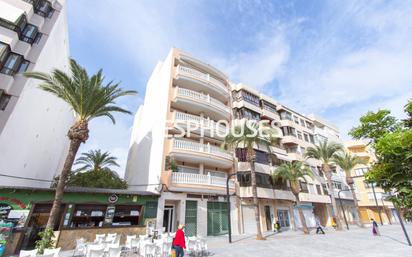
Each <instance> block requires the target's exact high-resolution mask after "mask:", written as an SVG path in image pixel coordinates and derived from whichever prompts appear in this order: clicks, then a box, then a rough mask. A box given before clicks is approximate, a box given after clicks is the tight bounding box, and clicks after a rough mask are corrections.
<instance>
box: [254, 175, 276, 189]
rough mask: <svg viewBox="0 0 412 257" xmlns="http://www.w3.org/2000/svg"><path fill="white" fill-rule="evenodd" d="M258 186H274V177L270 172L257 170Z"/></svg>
mask: <svg viewBox="0 0 412 257" xmlns="http://www.w3.org/2000/svg"><path fill="white" fill-rule="evenodd" d="M256 186H258V187H263V188H273V186H272V177H271V176H270V175H269V174H263V173H259V172H256Z"/></svg>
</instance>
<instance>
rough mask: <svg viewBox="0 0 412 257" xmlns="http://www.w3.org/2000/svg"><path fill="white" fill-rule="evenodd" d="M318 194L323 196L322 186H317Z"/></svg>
mask: <svg viewBox="0 0 412 257" xmlns="http://www.w3.org/2000/svg"><path fill="white" fill-rule="evenodd" d="M316 192H317V193H318V195H321V194H322V190H321V189H320V185H316Z"/></svg>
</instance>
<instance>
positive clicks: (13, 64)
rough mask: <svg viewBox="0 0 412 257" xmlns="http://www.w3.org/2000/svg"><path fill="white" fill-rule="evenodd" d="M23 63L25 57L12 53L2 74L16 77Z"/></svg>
mask: <svg viewBox="0 0 412 257" xmlns="http://www.w3.org/2000/svg"><path fill="white" fill-rule="evenodd" d="M22 61H23V56H21V55H19V54H15V53H10V54H9V56H8V57H7V60H6V62H5V63H4V65H3V68H2V69H1V72H2V73H4V74H7V75H14V74H15V73H16V72H17V70H18V69H19V67H20V64H21V63H22Z"/></svg>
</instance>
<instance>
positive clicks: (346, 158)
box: [332, 152, 365, 227]
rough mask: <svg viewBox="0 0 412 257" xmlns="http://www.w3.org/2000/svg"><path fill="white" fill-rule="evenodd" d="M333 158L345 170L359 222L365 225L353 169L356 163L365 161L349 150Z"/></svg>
mask: <svg viewBox="0 0 412 257" xmlns="http://www.w3.org/2000/svg"><path fill="white" fill-rule="evenodd" d="M332 160H333V162H334V163H335V164H336V165H338V166H339V167H341V169H342V170H344V171H345V175H346V183H348V185H349V188H350V191H351V192H352V197H353V201H354V203H355V207H356V211H357V212H358V217H359V224H360V225H361V226H362V227H363V223H362V221H361V219H360V217H361V213H360V210H359V206H358V199H357V197H356V193H355V190H354V188H353V184H354V181H353V178H352V174H351V171H352V170H353V168H355V166H356V165H358V164H365V161H363V160H362V159H361V158H359V157H357V156H354V155H351V154H350V153H348V152H340V153H338V154H335V155H334V156H333V159H332Z"/></svg>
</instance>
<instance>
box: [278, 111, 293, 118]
mask: <svg viewBox="0 0 412 257" xmlns="http://www.w3.org/2000/svg"><path fill="white" fill-rule="evenodd" d="M280 118H281V119H282V120H292V114H291V113H290V112H285V111H283V112H281V113H280Z"/></svg>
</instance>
